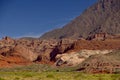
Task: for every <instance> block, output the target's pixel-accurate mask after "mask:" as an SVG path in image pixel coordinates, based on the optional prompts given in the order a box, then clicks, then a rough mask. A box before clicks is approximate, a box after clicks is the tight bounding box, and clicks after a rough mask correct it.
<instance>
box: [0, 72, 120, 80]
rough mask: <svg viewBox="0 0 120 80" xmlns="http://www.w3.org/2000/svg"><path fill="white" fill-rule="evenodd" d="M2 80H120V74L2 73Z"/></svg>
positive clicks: (0, 75)
mask: <svg viewBox="0 0 120 80" xmlns="http://www.w3.org/2000/svg"><path fill="white" fill-rule="evenodd" d="M0 80H120V74H84V73H80V72H0Z"/></svg>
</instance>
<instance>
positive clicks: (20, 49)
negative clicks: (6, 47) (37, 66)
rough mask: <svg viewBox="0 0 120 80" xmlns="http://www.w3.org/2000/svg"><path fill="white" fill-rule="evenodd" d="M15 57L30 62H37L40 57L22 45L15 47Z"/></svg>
mask: <svg viewBox="0 0 120 80" xmlns="http://www.w3.org/2000/svg"><path fill="white" fill-rule="evenodd" d="M13 55H18V56H22V57H23V58H25V59H27V60H29V61H35V60H36V59H37V57H38V55H37V54H36V53H33V52H32V51H31V50H29V49H28V48H27V47H24V46H22V45H16V46H15V47H14V53H13Z"/></svg>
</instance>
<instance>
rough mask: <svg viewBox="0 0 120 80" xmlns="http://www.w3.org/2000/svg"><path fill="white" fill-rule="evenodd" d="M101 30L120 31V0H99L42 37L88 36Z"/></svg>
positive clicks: (106, 31) (112, 32) (115, 32)
mask: <svg viewBox="0 0 120 80" xmlns="http://www.w3.org/2000/svg"><path fill="white" fill-rule="evenodd" d="M99 32H105V33H109V34H119V33H120V0H99V1H98V2H97V3H96V4H94V5H93V6H91V7H89V8H88V9H86V10H85V11H84V12H83V13H82V14H81V15H80V16H78V17H76V18H75V19H74V20H72V21H71V22H70V23H68V24H67V25H65V26H64V27H62V28H60V29H55V30H52V31H50V32H47V33H45V34H44V35H42V36H41V37H40V39H51V38H52V39H62V38H75V39H76V38H80V37H83V38H87V37H88V35H90V34H94V33H99Z"/></svg>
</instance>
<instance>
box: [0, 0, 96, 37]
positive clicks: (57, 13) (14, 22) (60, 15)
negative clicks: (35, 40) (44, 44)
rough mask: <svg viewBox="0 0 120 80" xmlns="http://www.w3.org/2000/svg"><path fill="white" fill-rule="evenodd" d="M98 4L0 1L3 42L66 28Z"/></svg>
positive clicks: (63, 0)
mask: <svg viewBox="0 0 120 80" xmlns="http://www.w3.org/2000/svg"><path fill="white" fill-rule="evenodd" d="M96 1H97V0H0V38H1V37H4V36H10V37H13V38H20V37H40V36H41V35H42V34H44V33H45V32H48V31H50V30H53V29H56V28H60V27H63V26H64V25H66V24H67V23H69V22H70V21H71V20H73V19H74V18H75V17H77V16H79V15H80V14H81V13H82V12H83V11H84V10H85V9H87V8H88V7H89V6H91V5H93V4H94V3H96Z"/></svg>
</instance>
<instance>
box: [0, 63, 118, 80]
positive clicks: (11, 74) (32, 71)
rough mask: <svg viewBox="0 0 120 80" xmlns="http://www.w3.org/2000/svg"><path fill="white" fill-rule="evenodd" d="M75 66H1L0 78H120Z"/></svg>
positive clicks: (95, 79)
mask: <svg viewBox="0 0 120 80" xmlns="http://www.w3.org/2000/svg"><path fill="white" fill-rule="evenodd" d="M76 68H77V67H68V68H67V67H66V68H60V67H58V68H54V67H50V66H49V65H42V64H32V65H29V66H22V67H15V68H1V69H0V80H120V74H85V73H81V72H77V71H75V70H76Z"/></svg>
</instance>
